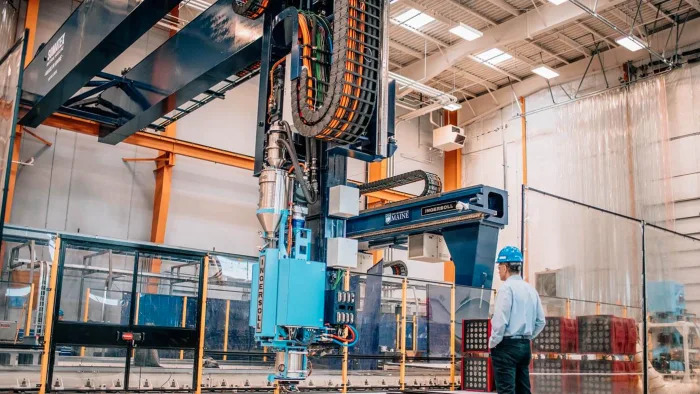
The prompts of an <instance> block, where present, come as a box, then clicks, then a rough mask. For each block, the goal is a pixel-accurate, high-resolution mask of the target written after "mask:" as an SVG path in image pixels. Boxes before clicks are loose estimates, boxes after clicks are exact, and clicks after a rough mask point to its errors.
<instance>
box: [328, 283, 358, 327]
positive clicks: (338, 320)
mask: <svg viewBox="0 0 700 394" xmlns="http://www.w3.org/2000/svg"><path fill="white" fill-rule="evenodd" d="M355 316H356V315H355V293H354V292H352V291H342V290H326V323H328V324H331V325H343V324H355Z"/></svg>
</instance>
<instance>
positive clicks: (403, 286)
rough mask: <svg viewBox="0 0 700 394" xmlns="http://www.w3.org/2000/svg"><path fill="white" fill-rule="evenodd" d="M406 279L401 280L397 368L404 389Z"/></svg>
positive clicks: (400, 383)
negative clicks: (399, 360)
mask: <svg viewBox="0 0 700 394" xmlns="http://www.w3.org/2000/svg"><path fill="white" fill-rule="evenodd" d="M407 288H408V279H406V278H403V283H402V284H401V365H400V367H399V385H400V386H401V390H405V389H406V289H407Z"/></svg>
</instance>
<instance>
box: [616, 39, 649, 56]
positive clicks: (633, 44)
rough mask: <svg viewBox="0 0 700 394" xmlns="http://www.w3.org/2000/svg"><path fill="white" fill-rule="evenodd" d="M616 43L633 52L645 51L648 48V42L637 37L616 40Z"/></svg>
mask: <svg viewBox="0 0 700 394" xmlns="http://www.w3.org/2000/svg"><path fill="white" fill-rule="evenodd" d="M615 42H616V43H618V44H620V45H622V46H623V47H625V48H627V49H629V50H630V51H632V52H636V51H638V50H640V49H644V48H646V46H647V43H646V42H644V41H642V40H640V39H639V38H637V37H635V36H626V37H620V38H618V39H617V40H615Z"/></svg>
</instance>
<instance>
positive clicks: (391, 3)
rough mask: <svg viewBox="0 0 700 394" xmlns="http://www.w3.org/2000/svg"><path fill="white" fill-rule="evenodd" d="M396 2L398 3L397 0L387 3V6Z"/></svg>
mask: <svg viewBox="0 0 700 394" xmlns="http://www.w3.org/2000/svg"><path fill="white" fill-rule="evenodd" d="M397 1H399V0H391V1H390V2H389V4H394V3H396V2H397Z"/></svg>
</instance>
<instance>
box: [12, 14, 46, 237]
mask: <svg viewBox="0 0 700 394" xmlns="http://www.w3.org/2000/svg"><path fill="white" fill-rule="evenodd" d="M38 20H39V0H28V1H27V14H26V16H25V19H24V28H25V29H28V30H29V35H28V36H27V56H26V57H25V59H24V67H27V66H28V65H29V63H30V62H31V61H32V59H33V58H34V40H35V39H36V26H37V21H38ZM21 150H22V128H21V127H20V126H19V125H18V126H17V127H16V128H15V136H14V142H13V146H12V153H11V154H10V155H11V156H12V163H10V179H8V185H7V199H6V200H5V223H9V222H10V218H11V216H12V202H13V201H14V199H15V184H16V183H17V171H18V170H19V161H20V158H19V153H20V151H21Z"/></svg>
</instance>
